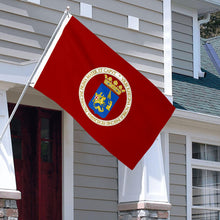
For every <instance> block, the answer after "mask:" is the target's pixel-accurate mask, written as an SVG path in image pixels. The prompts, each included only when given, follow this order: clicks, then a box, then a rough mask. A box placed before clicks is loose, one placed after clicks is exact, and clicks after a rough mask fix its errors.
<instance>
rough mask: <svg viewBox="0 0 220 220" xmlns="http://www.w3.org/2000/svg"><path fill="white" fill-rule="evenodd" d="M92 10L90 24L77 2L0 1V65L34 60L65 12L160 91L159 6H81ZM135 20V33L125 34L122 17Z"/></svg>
mask: <svg viewBox="0 0 220 220" xmlns="http://www.w3.org/2000/svg"><path fill="white" fill-rule="evenodd" d="M83 2H85V3H89V4H92V6H93V18H92V19H87V18H84V17H81V16H79V11H80V1H79V0H74V1H73V0H68V1H67V0H65V1H58V0H56V1H52V0H41V4H40V5H35V4H31V3H28V2H27V1H19V0H17V1H14V0H9V1H4V0H0V12H1V13H0V25H1V26H2V27H3V28H1V29H0V51H1V52H0V59H3V60H9V61H15V62H19V63H22V62H24V61H29V60H32V61H33V60H38V59H39V57H40V55H41V54H42V52H43V50H44V48H45V46H46V44H47V42H48V41H49V39H50V36H51V35H52V33H53V31H54V30H55V27H56V25H57V23H58V21H59V19H60V17H61V16H62V13H63V11H64V10H65V7H66V5H69V6H70V9H71V13H72V14H73V15H75V16H76V17H77V18H78V19H79V20H80V21H81V22H82V23H83V24H84V25H86V26H87V27H88V28H89V29H90V30H91V31H92V32H94V33H95V34H96V35H97V36H98V37H99V38H101V39H102V40H103V41H104V42H105V43H106V44H108V45H109V46H110V47H111V48H112V49H114V50H115V51H116V52H117V53H118V54H119V55H121V56H122V57H123V58H124V59H126V60H127V61H128V62H129V63H130V64H132V65H133V66H134V67H135V68H136V69H138V70H139V71H140V72H141V73H142V74H143V75H144V76H146V77H147V78H148V79H149V80H150V81H151V82H152V83H154V84H155V85H156V86H157V87H159V88H160V89H161V90H162V91H163V88H164V83H163V82H164V76H163V66H164V65H163V14H162V7H163V4H162V1H160V0H150V1H145V2H142V1H137V2H133V1H128V0H123V1H119V0H110V1H98V0H94V1H92V2H91V1H86V0H85V1H83ZM128 15H131V16H135V17H138V18H139V19H140V30H139V31H134V30H130V29H128V28H127V16H128Z"/></svg>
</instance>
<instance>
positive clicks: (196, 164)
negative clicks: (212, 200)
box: [187, 136, 220, 220]
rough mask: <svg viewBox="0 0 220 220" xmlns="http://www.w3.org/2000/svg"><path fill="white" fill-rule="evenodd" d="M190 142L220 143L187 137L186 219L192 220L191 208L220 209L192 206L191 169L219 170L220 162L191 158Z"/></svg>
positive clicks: (219, 144) (219, 209)
mask: <svg viewBox="0 0 220 220" xmlns="http://www.w3.org/2000/svg"><path fill="white" fill-rule="evenodd" d="M192 143H201V144H206V145H216V146H219V147H220V143H219V142H217V141H213V139H212V140H210V139H205V138H190V137H189V136H188V137H187V146H188V147H187V149H188V150H187V220H192V210H193V209H202V210H216V211H220V208H211V207H208V206H194V205H193V203H192V202H193V201H192V187H193V185H192V169H193V168H195V169H202V170H210V171H219V172H220V162H215V161H207V160H201V159H193V158H192Z"/></svg>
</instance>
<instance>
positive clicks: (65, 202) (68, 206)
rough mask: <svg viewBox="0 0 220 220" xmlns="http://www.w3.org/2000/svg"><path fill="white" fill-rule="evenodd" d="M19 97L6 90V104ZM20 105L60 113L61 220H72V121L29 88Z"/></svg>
mask: <svg viewBox="0 0 220 220" xmlns="http://www.w3.org/2000/svg"><path fill="white" fill-rule="evenodd" d="M19 96H20V91H19V90H16V89H15V90H13V89H11V90H8V91H7V102H8V103H16V102H17V100H18V98H19ZM21 104H23V105H27V106H33V107H41V108H46V109H51V110H59V111H62V128H61V130H62V135H61V136H62V140H61V141H62V220H69V219H73V220H74V179H73V178H74V137H73V135H74V120H73V118H72V117H71V116H70V115H69V114H68V113H67V112H66V111H64V110H63V109H61V107H60V106H58V105H57V104H56V103H55V102H53V101H52V100H50V99H49V98H47V97H45V96H43V95H41V94H39V93H38V92H36V91H33V89H31V88H30V89H28V91H27V93H26V95H25V96H24V97H23V99H22V103H21Z"/></svg>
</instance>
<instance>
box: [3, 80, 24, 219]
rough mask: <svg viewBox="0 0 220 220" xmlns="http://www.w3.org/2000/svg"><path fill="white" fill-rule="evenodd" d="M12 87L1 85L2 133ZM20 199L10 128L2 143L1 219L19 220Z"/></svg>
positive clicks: (6, 118)
mask: <svg viewBox="0 0 220 220" xmlns="http://www.w3.org/2000/svg"><path fill="white" fill-rule="evenodd" d="M11 86H12V84H8V83H0V132H1V131H2V130H3V128H4V126H5V124H6V122H7V120H8V105H7V97H6V91H7V90H8V89H9V88H10V87H11ZM20 198H21V193H20V192H19V191H17V189H16V180H15V171H14V161H13V153H12V143H11V134H10V129H9V128H8V129H7V131H6V133H5V135H4V137H3V139H2V143H0V219H4V220H8V219H12V218H13V219H14V220H16V219H17V217H18V210H17V205H16V200H18V199H20Z"/></svg>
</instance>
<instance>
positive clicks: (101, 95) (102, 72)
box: [79, 67, 132, 126]
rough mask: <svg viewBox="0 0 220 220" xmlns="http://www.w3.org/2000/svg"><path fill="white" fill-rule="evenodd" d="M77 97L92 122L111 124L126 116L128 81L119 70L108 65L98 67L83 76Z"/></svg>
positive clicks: (129, 104)
mask: <svg viewBox="0 0 220 220" xmlns="http://www.w3.org/2000/svg"><path fill="white" fill-rule="evenodd" d="M97 81H98V82H99V83H98V84H97ZM93 83H94V84H93ZM88 84H89V86H88ZM87 88H88V89H87ZM96 88H97V89H96ZM91 91H93V92H92V93H91ZM89 96H90V98H89V99H88V97H89ZM79 99H80V103H81V106H82V108H83V110H84V112H85V113H86V115H87V116H88V117H89V118H90V119H91V120H92V121H93V122H95V123H96V124H99V125H102V126H112V125H116V124H118V123H120V122H121V121H122V120H124V118H125V117H126V116H127V114H128V112H129V110H130V107H131V102H132V94H131V88H130V85H129V83H128V81H127V80H126V79H125V78H124V77H123V76H122V75H121V74H120V73H119V72H117V71H116V70H113V69H110V68H108V67H99V68H96V69H93V70H91V71H90V72H88V73H87V75H86V76H85V77H84V78H83V80H82V82H81V84H80V88H79ZM116 106H117V107H116Z"/></svg>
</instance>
